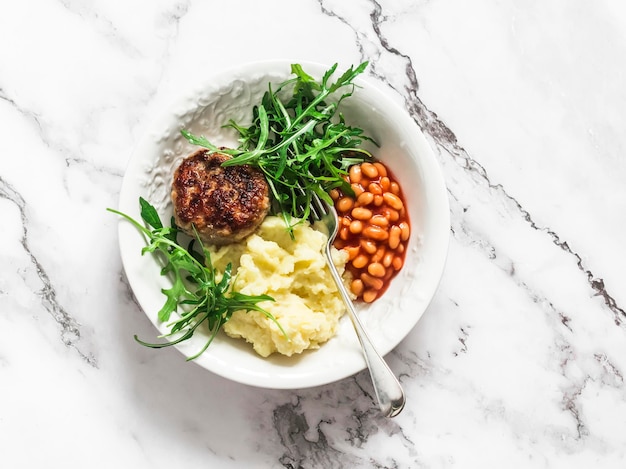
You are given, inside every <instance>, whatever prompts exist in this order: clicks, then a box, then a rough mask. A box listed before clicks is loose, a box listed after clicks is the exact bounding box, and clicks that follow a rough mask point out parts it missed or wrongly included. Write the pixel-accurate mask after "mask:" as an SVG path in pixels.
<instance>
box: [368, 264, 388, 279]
mask: <svg viewBox="0 0 626 469" xmlns="http://www.w3.org/2000/svg"><path fill="white" fill-rule="evenodd" d="M367 273H369V274H370V275H371V276H373V277H378V278H380V277H384V276H385V274H386V273H387V271H386V270H385V266H383V265H382V264H381V263H380V262H372V263H371V264H370V265H368V266H367Z"/></svg>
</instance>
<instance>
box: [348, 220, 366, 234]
mask: <svg viewBox="0 0 626 469" xmlns="http://www.w3.org/2000/svg"><path fill="white" fill-rule="evenodd" d="M348 229H349V230H350V233H352V234H359V233H360V232H361V231H363V222H362V221H361V220H353V221H352V222H351V223H350V227H349V228H348Z"/></svg>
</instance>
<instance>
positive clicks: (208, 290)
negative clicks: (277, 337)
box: [107, 197, 288, 360]
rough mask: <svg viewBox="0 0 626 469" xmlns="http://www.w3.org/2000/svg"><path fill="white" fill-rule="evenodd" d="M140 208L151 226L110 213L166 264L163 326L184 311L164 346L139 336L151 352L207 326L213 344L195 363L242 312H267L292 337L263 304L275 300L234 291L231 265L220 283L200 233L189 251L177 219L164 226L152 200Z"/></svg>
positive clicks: (170, 325) (162, 308)
mask: <svg viewBox="0 0 626 469" xmlns="http://www.w3.org/2000/svg"><path fill="white" fill-rule="evenodd" d="M139 204H140V207H141V218H142V219H143V221H144V222H145V223H146V225H148V227H146V226H144V225H143V224H142V223H140V222H139V221H137V220H135V219H133V218H132V217H130V216H129V215H127V214H125V213H122V212H120V211H118V210H114V209H111V208H108V209H107V210H108V211H109V212H112V213H115V214H117V215H119V216H121V217H123V218H125V219H126V220H128V221H129V222H130V223H132V224H133V225H134V226H135V227H136V228H137V229H138V230H139V231H140V232H141V233H142V234H143V235H144V236H145V238H146V246H145V247H144V248H143V249H142V251H141V253H142V254H145V253H155V254H158V255H160V256H161V257H162V259H164V265H163V267H162V269H161V275H164V276H168V277H169V278H170V280H171V281H172V286H171V288H166V289H162V290H161V292H162V293H163V294H164V295H165V297H166V299H165V303H164V304H163V306H162V307H161V309H160V310H159V312H158V318H159V321H160V322H167V321H169V320H170V319H171V316H172V313H174V312H179V318H177V319H174V320H173V321H172V322H170V323H169V324H168V327H169V328H170V333H169V334H166V335H163V336H161V338H170V337H173V336H176V338H173V339H171V340H168V341H166V342H162V343H149V342H144V341H142V340H140V339H139V338H138V337H137V336H135V340H136V341H137V342H139V343H140V344H142V345H145V346H147V347H152V348H162V347H169V346H171V345H175V344H178V343H180V342H182V341H184V340H188V339H190V338H191V337H192V336H193V334H194V332H195V331H196V330H197V328H198V327H200V325H201V324H203V323H206V324H207V325H208V328H209V331H210V335H209V340H208V341H207V342H206V343H205V345H204V346H203V347H202V349H201V350H200V351H199V352H198V353H197V354H195V355H193V356H192V357H189V358H188V359H187V360H193V359H195V358H197V357H198V356H200V355H201V354H202V353H203V352H204V351H205V350H206V349H207V348H208V346H209V345H210V344H211V342H212V341H213V339H214V338H215V336H216V335H217V333H218V331H219V330H220V329H221V327H222V326H223V325H224V324H225V323H226V322H227V321H228V320H229V319H230V318H231V316H232V314H233V313H234V312H235V311H241V310H243V311H259V312H261V313H263V314H264V315H265V316H266V317H267V318H269V319H270V320H271V321H273V322H274V323H275V324H276V325H277V326H278V328H279V329H280V331H281V332H282V333H283V334H284V336H285V337H286V338H288V337H287V334H286V332H285V331H284V330H283V328H282V326H281V325H280V324H279V323H278V321H277V320H276V318H274V316H273V315H272V314H271V313H269V312H268V311H266V310H265V309H263V308H261V307H260V306H259V305H258V303H260V302H262V301H274V299H273V298H272V297H271V296H268V295H256V296H254V295H244V294H243V293H240V292H236V291H233V290H232V266H231V265H230V264H229V265H228V266H227V267H226V269H225V271H224V273H223V275H222V278H221V279H220V281H219V282H217V279H216V275H217V272H216V270H215V269H214V268H213V266H212V264H211V255H210V253H209V251H208V250H207V249H206V247H204V245H203V244H202V241H201V240H200V238H199V237H198V236H197V233H196V239H195V240H192V243H190V245H189V249H185V248H184V247H183V246H181V245H180V244H179V243H178V242H177V235H178V233H179V231H178V228H177V227H176V225H175V223H174V221H173V218H172V226H171V227H165V226H163V223H162V222H161V219H160V217H159V214H158V212H157V211H156V209H155V208H154V207H153V206H152V205H150V203H149V202H148V201H147V200H145V199H144V198H142V197H140V198H139ZM194 243H198V244H199V246H200V248H201V250H202V253H201V254H200V253H198V252H197V251H196V250H194V249H193V244H194Z"/></svg>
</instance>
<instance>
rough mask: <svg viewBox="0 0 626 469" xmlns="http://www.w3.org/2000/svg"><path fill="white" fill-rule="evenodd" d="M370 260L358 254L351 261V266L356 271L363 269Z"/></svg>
mask: <svg viewBox="0 0 626 469" xmlns="http://www.w3.org/2000/svg"><path fill="white" fill-rule="evenodd" d="M369 261H370V260H369V259H368V258H367V256H366V255H364V254H359V255H358V256H356V257H355V258H354V260H353V261H352V265H353V266H354V267H356V268H357V269H362V268H363V267H365V266H366V265H367V263H368V262H369Z"/></svg>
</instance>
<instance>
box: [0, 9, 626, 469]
mask: <svg viewBox="0 0 626 469" xmlns="http://www.w3.org/2000/svg"><path fill="white" fill-rule="evenodd" d="M0 12H1V14H0V120H1V122H2V127H1V129H2V130H1V131H0V142H1V148H2V154H1V156H0V217H1V219H2V222H1V223H0V226H1V228H0V252H1V256H2V257H1V258H2V262H1V263H0V328H1V330H2V339H0V454H1V455H2V456H1V457H2V464H1V466H2V467H5V468H38V467H48V466H49V465H50V464H52V463H54V464H53V465H54V466H58V467H61V466H62V467H67V468H79V467H81V468H82V467H107V468H108V467H140V468H143V467H146V468H148V467H149V468H161V467H163V468H165V467H185V468H190V469H191V468H200V467H202V468H205V467H220V468H227V467H237V468H238V467H260V468H263V467H286V468H300V467H301V468H317V467H324V468H326V467H351V468H356V467H363V468H369V467H376V468H383V467H385V468H387V467H389V468H392V467H393V468H457V467H458V468H471V467H481V468H484V467H521V468H554V467H568V468H571V467H589V466H592V465H593V466H594V467H602V468H618V467H620V468H621V467H624V466H625V464H626V385H625V383H624V375H625V373H626V324H625V320H626V312H625V309H626V289H625V288H624V286H625V280H626V262H625V261H626V243H624V242H623V238H624V236H623V233H624V230H625V229H626V218H625V214H626V185H625V184H624V180H626V158H625V156H624V152H625V151H626V133H625V132H624V129H623V128H624V123H625V122H626V87H624V86H623V83H624V79H625V73H626V62H625V61H624V57H625V56H626V35H625V34H624V31H626V6H624V3H623V2H618V1H617V0H600V1H596V2H582V1H565V0H553V1H548V2H537V1H534V2H514V1H512V0H504V1H495V0H477V1H474V2H464V1H461V0H453V1H447V2H444V1H442V0H420V1H414V0H378V1H372V0H358V1H354V2H352V1H351V2H342V1H340V0H319V1H317V0H302V1H298V2H294V1H288V0H268V1H264V2H255V1H252V0H234V1H230V2H201V1H199V0H189V1H182V0H159V1H147V0H144V1H131V2H107V1H104V0H92V1H81V0H60V1H54V0H50V1H44V0H30V1H23V2H4V3H3V5H2V6H1V7H0ZM275 58H281V59H284V58H287V59H293V60H294V61H298V60H309V61H317V62H323V63H333V62H340V64H343V65H350V64H353V63H358V62H360V61H362V60H370V61H371V63H372V67H371V68H370V70H369V74H370V76H372V77H374V78H375V79H378V80H379V81H380V82H381V84H383V86H386V87H388V88H389V90H391V91H393V92H394V93H395V94H396V95H397V97H398V100H399V102H402V103H404V105H405V107H406V108H407V110H408V111H409V112H410V114H411V116H412V117H413V118H414V119H415V121H416V122H417V124H418V125H419V126H420V127H421V129H422V130H423V131H424V133H425V134H426V135H427V137H428V140H429V142H430V144H431V145H432V147H433V150H434V151H435V153H436V156H437V158H438V161H439V162H440V164H441V166H442V168H443V172H444V175H445V179H446V184H447V186H448V191H449V199H450V206H451V217H452V228H451V238H450V249H449V258H448V262H447V266H446V270H445V274H444V277H443V279H442V282H441V285H440V288H439V290H438V292H437V294H436V296H435V298H434V299H433V302H432V303H431V305H430V307H429V309H428V310H427V312H426V313H425V315H424V316H423V318H422V319H421V321H420V322H419V323H418V325H417V326H416V327H415V328H414V329H413V330H412V331H411V332H410V334H409V335H408V336H407V338H406V339H405V340H404V341H403V342H402V343H401V344H400V345H399V346H398V347H397V348H396V349H395V350H394V351H393V352H392V353H391V354H389V355H388V357H387V358H388V361H389V363H390V366H391V367H392V369H393V370H394V371H395V372H396V373H397V374H399V375H400V377H401V381H402V384H403V386H404V387H405V390H406V393H407V396H408V402H407V406H406V408H405V410H404V411H403V412H402V413H401V414H400V415H399V416H398V417H396V418H394V419H385V418H382V417H380V416H379V415H378V413H377V411H376V408H375V402H374V396H373V393H372V388H371V385H370V383H369V377H368V375H367V373H366V372H362V373H359V374H358V375H356V376H354V377H351V378H348V379H345V380H343V381H341V382H337V383H334V384H330V385H326V386H322V387H319V388H312V389H306V390H297V391H274V390H266V389H257V388H252V387H247V386H243V385H239V384H236V383H233V382H229V381H227V380H225V379H222V378H220V377H217V376H215V375H212V374H211V373H209V372H206V371H204V370H202V369H200V368H199V367H198V366H197V365H194V364H189V363H185V362H184V360H183V357H182V355H181V354H180V353H179V352H177V351H176V350H174V349H172V350H169V349H168V350H163V351H161V352H159V353H155V351H153V350H150V349H146V348H143V347H141V346H139V345H138V344H136V343H135V342H134V340H133V334H134V333H138V334H140V335H143V336H145V337H149V336H150V334H152V333H153V332H154V328H153V326H152V324H151V323H150V322H149V321H148V319H147V318H146V316H145V315H144V314H143V312H142V311H141V310H140V308H139V307H138V305H137V304H136V303H135V301H134V300H133V296H132V292H131V291H130V289H129V287H128V284H127V281H126V279H125V276H124V273H123V270H122V265H121V260H120V256H119V251H118V244H117V229H116V228H117V219H116V218H114V217H113V216H111V214H110V213H107V212H106V211H105V208H106V207H109V206H115V205H116V203H117V200H118V194H119V188H120V185H121V182H122V178H123V175H124V169H125V166H126V164H127V162H128V160H129V157H130V154H131V152H132V148H133V145H134V144H135V143H136V141H137V139H138V138H140V136H141V135H142V133H143V131H144V129H145V127H146V125H147V124H148V122H149V120H150V118H151V116H152V115H153V114H154V113H155V112H157V111H158V110H159V109H162V106H164V105H165V103H167V102H168V100H169V99H170V98H171V97H172V96H173V95H174V94H175V93H177V92H178V91H180V90H181V89H185V87H187V86H189V83H191V81H192V79H193V78H194V76H197V75H198V74H203V73H210V72H211V71H212V70H214V69H216V68H221V67H227V66H232V65H236V64H238V63H241V62H248V61H252V60H258V59H275Z"/></svg>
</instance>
